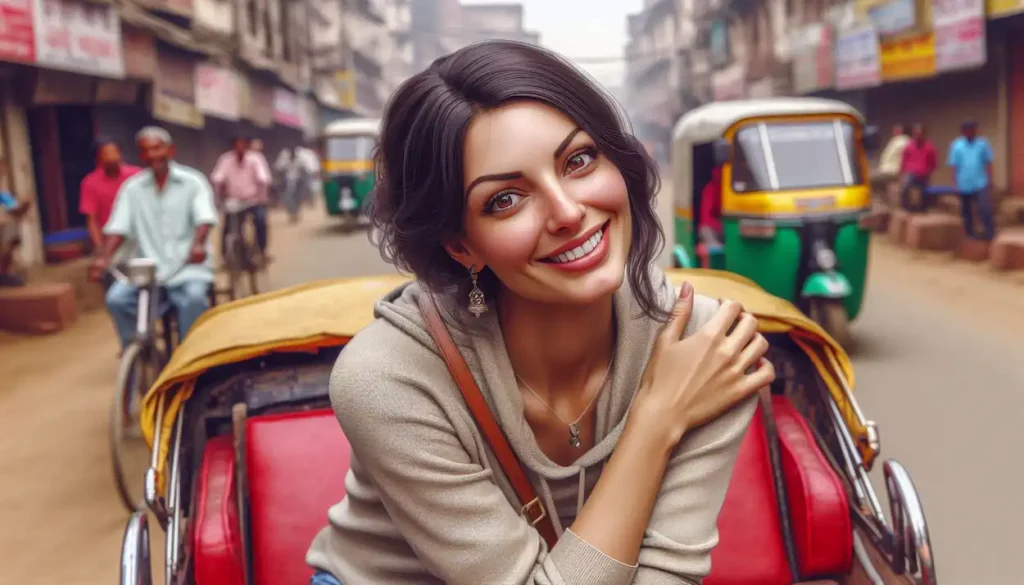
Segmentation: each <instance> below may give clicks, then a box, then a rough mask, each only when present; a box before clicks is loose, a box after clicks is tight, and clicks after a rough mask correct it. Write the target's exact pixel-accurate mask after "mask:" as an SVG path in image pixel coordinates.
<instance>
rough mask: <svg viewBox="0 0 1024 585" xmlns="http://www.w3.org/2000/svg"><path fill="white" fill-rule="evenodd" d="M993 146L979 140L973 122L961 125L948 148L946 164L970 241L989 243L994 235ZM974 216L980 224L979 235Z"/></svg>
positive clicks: (976, 128)
mask: <svg viewBox="0 0 1024 585" xmlns="http://www.w3.org/2000/svg"><path fill="white" fill-rule="evenodd" d="M992 160H993V157H992V146H991V145H990V144H989V143H988V140H987V139H986V138H985V137H983V136H978V125H977V124H976V123H975V122H964V123H963V124H962V125H961V126H960V136H959V137H957V138H956V139H955V140H953V142H952V144H950V145H949V160H948V161H947V162H946V164H948V165H949V166H950V167H952V168H953V173H954V175H955V176H956V188H957V191H959V192H960V213H961V215H962V216H963V220H964V230H965V231H966V232H967V236H968V237H970V238H972V239H979V240H986V241H987V240H991V239H992V238H994V237H995V235H996V233H995V232H996V227H995V216H994V212H993V205H992V188H991V185H992ZM975 214H977V219H978V220H980V222H981V227H982V233H981V234H978V232H977V230H976V224H975Z"/></svg>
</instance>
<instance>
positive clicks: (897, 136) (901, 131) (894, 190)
mask: <svg viewBox="0 0 1024 585" xmlns="http://www.w3.org/2000/svg"><path fill="white" fill-rule="evenodd" d="M909 142H910V137H909V136H907V127H906V126H905V125H903V124H896V125H894V126H893V127H892V136H891V137H890V138H889V142H887V143H886V144H885V148H883V149H882V154H881V155H880V156H879V157H878V171H877V173H875V177H873V179H874V180H873V181H872V182H873V183H875V184H876V185H877V186H878V187H879V188H880V189H881V191H882V192H883V193H884V195H885V200H886V202H887V203H890V204H892V203H895V201H896V199H897V198H898V197H899V191H900V187H899V186H900V176H901V175H900V170H901V167H902V165H903V151H904V150H905V149H906V147H907V143H909Z"/></svg>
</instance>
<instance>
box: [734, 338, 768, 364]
mask: <svg viewBox="0 0 1024 585" xmlns="http://www.w3.org/2000/svg"><path fill="white" fill-rule="evenodd" d="M767 351H768V340H767V339H765V337H764V335H761V334H760V333H757V332H755V333H754V335H753V336H752V339H751V340H750V342H749V343H747V345H746V347H744V348H743V349H742V351H740V355H739V357H738V358H737V359H736V363H737V365H738V366H739V368H740V371H741V372H746V371H747V370H749V369H750V368H752V367H754V366H756V365H757V362H758V360H760V359H761V358H762V357H764V354H765V353H766V352H767Z"/></svg>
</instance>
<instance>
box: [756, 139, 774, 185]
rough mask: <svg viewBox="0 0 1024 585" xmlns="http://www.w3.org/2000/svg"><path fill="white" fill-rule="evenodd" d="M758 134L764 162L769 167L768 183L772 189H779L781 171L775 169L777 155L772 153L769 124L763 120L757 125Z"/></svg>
mask: <svg viewBox="0 0 1024 585" xmlns="http://www.w3.org/2000/svg"><path fill="white" fill-rule="evenodd" d="M757 135H758V136H759V137H760V138H761V152H762V153H763V154H764V164H765V166H767V167H768V183H769V184H770V185H771V186H772V191H778V190H779V173H778V172H777V171H776V169H775V155H773V154H772V145H771V143H769V142H768V124H765V123H764V122H761V123H760V124H758V125H757Z"/></svg>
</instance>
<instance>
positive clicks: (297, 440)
mask: <svg viewBox="0 0 1024 585" xmlns="http://www.w3.org/2000/svg"><path fill="white" fill-rule="evenodd" d="M350 460H351V449H350V447H349V444H348V440H347V439H346V438H345V434H344V433H342V431H341V428H340V427H339V426H338V420H337V419H336V418H335V417H334V413H333V412H332V411H331V410H330V409H325V410H315V411H307V412H293V413H287V414H273V415H267V416H260V417H255V418H252V419H249V421H248V425H247V428H246V467H247V468H248V478H249V511H250V527H251V533H252V565H253V579H252V582H253V585H308V583H309V579H310V577H311V576H312V575H313V570H312V569H311V568H310V567H309V566H308V565H306V551H307V550H308V549H309V545H310V543H311V542H313V537H314V536H316V533H317V532H319V531H320V529H322V528H323V527H324V526H325V525H326V524H327V509H328V508H330V507H331V506H333V505H334V504H337V503H338V502H340V501H341V500H342V499H343V498H344V497H345V475H346V474H347V473H348V468H349V463H350Z"/></svg>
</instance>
